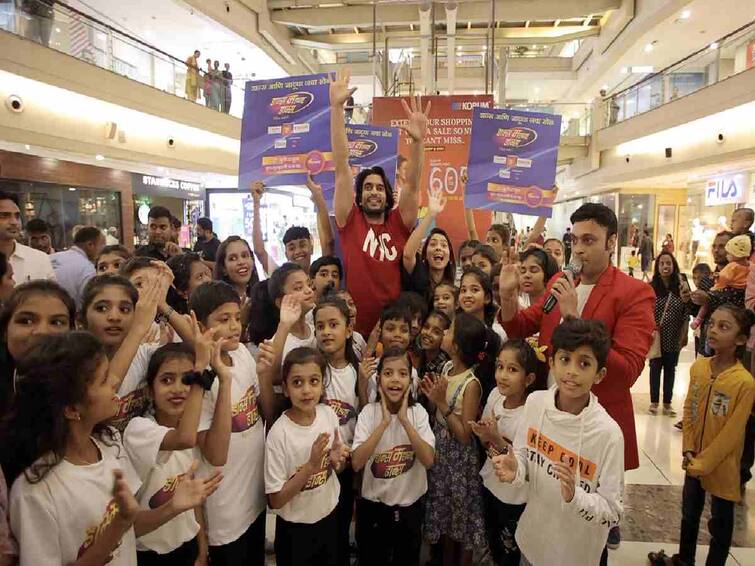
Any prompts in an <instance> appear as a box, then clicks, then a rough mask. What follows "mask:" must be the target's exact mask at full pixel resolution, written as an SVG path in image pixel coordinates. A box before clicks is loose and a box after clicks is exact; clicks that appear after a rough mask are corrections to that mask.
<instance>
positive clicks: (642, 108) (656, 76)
mask: <svg viewBox="0 0 755 566" xmlns="http://www.w3.org/2000/svg"><path fill="white" fill-rule="evenodd" d="M754 59H755V21H751V22H750V23H748V24H746V25H744V26H742V27H740V28H738V29H736V30H734V31H733V32H731V33H729V34H728V35H726V36H724V37H722V38H721V39H719V40H718V41H714V42H713V43H711V44H710V45H708V46H706V47H704V48H702V49H699V50H698V51H695V52H694V53H692V54H690V55H688V56H687V57H685V58H684V59H682V60H680V61H677V62H676V63H674V64H672V65H669V66H668V67H666V68H665V69H662V70H660V71H658V72H656V73H652V74H649V75H648V76H646V77H644V78H643V79H642V80H640V81H638V82H636V83H635V84H633V85H632V86H629V87H627V88H625V89H623V90H621V91H619V92H617V93H615V94H613V95H611V96H610V97H608V98H606V99H605V100H603V104H602V109H601V114H602V115H601V117H600V118H601V120H602V123H601V124H600V125H599V126H598V128H597V129H601V128H605V127H609V126H612V125H614V124H617V123H619V122H623V121H624V120H627V119H629V118H632V117H634V116H637V115H639V114H643V113H645V112H649V111H650V110H653V109H655V108H658V107H659V106H662V105H664V104H667V103H669V102H672V101H674V100H677V99H679V98H682V97H684V96H687V95H688V94H692V93H693V92H696V91H698V90H700V89H702V88H705V87H707V86H710V85H712V84H715V83H717V82H719V81H722V80H724V79H726V78H729V77H731V76H733V75H736V74H738V73H741V72H743V71H746V70H747V69H749V68H750V67H752V66H753V65H755V60H754ZM630 71H631V69H627V72H630Z"/></svg>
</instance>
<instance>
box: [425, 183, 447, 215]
mask: <svg viewBox="0 0 755 566" xmlns="http://www.w3.org/2000/svg"><path fill="white" fill-rule="evenodd" d="M446 200H447V199H446V194H445V192H443V189H440V188H438V189H430V190H429V191H427V213H428V214H429V215H430V216H438V215H439V214H440V213H441V212H443V209H444V208H446Z"/></svg>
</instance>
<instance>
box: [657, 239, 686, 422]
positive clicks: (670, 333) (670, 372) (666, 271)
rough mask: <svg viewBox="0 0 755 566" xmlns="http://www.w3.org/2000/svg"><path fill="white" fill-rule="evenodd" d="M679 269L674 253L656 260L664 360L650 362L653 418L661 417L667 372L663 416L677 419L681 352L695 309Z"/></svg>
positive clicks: (662, 356) (662, 357) (658, 311)
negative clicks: (674, 399)
mask: <svg viewBox="0 0 755 566" xmlns="http://www.w3.org/2000/svg"><path fill="white" fill-rule="evenodd" d="M680 280H681V275H680V273H679V265H678V264H677V262H676V259H675V258H674V255H673V254H672V253H670V252H667V251H663V252H661V253H660V254H658V257H657V258H656V260H655V271H654V273H653V280H652V281H651V285H652V286H653V290H654V291H655V324H656V327H657V328H658V329H659V332H660V338H661V356H660V357H659V358H654V359H651V360H650V414H651V415H656V414H658V398H659V396H660V385H661V370H663V374H664V375H663V414H664V415H668V416H670V417H673V416H676V413H675V412H674V409H673V408H672V406H671V398H672V397H673V394H674V378H675V377H676V366H677V364H678V363H679V351H680V350H681V349H682V346H683V345H684V344H685V343H686V338H687V337H686V336H685V335H684V334H685V333H686V332H687V324H686V323H687V322H688V321H689V317H690V313H691V306H692V303H690V296H691V295H690V292H689V287H687V286H683V285H680Z"/></svg>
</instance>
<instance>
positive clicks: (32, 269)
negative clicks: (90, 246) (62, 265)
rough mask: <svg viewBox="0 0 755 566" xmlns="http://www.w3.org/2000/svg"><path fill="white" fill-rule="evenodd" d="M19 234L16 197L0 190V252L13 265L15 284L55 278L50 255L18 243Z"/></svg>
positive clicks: (19, 213) (18, 211) (19, 210)
mask: <svg viewBox="0 0 755 566" xmlns="http://www.w3.org/2000/svg"><path fill="white" fill-rule="evenodd" d="M20 235H21V209H20V208H19V206H18V197H16V195H14V194H12V193H6V192H4V191H0V252H2V253H4V254H5V257H7V258H8V261H9V262H10V264H11V265H12V266H13V278H14V280H15V281H16V285H19V284H21V283H26V282H27V281H33V280H35V279H52V280H53V281H54V280H55V271H54V270H53V268H52V264H51V263H50V257H49V256H48V255H47V254H46V253H44V252H41V251H39V250H35V249H34V248H30V247H29V246H25V245H23V244H19V243H18V242H17V241H16V239H17V238H18V237H19V236H20Z"/></svg>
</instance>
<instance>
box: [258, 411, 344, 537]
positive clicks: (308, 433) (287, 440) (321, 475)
mask: <svg viewBox="0 0 755 566" xmlns="http://www.w3.org/2000/svg"><path fill="white" fill-rule="evenodd" d="M337 426H338V417H336V414H335V413H334V412H333V409H331V408H330V407H328V406H327V405H322V404H320V405H317V407H316V413H315V420H314V422H313V423H312V424H311V425H309V426H301V425H298V424H296V423H295V422H294V421H292V420H291V419H290V418H288V416H287V415H286V413H283V414H282V415H281V416H280V418H279V419H278V420H277V421H275V424H274V425H273V428H272V429H270V433H269V434H268V436H267V445H266V446H265V492H266V493H278V492H279V491H280V490H281V489H283V486H284V485H285V484H286V482H287V481H288V480H289V479H291V477H293V475H294V474H296V472H297V470H299V468H301V467H302V466H303V465H304V464H305V463H306V462H307V461H308V460H309V454H310V452H311V451H312V443H313V442H314V441H315V439H316V438H317V436H318V435H319V434H320V433H323V432H327V433H328V434H330V438H331V440H330V442H329V443H328V446H329V447H330V446H332V445H333V432H334V430H335V428H336V427H337ZM340 493H341V486H340V484H339V483H338V478H337V477H336V475H335V474H334V473H333V468H332V466H331V464H330V455H329V453H328V452H326V453H325V456H324V457H323V460H322V464H321V466H320V469H319V470H318V471H316V472H315V473H314V474H312V475H311V476H310V477H309V480H307V483H306V485H305V486H304V489H302V490H301V491H300V492H299V493H297V494H296V495H295V496H294V497H293V498H292V499H291V500H290V501H289V502H288V503H286V504H285V505H284V506H283V507H281V508H280V509H275V510H274V513H276V514H277V515H280V516H281V517H282V518H283V519H285V520H286V521H289V522H291V523H305V524H312V523H316V522H317V521H319V520H321V519H324V518H325V517H327V516H328V515H329V514H330V513H331V511H333V509H335V507H336V505H337V504H338V496H339V494H340Z"/></svg>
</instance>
